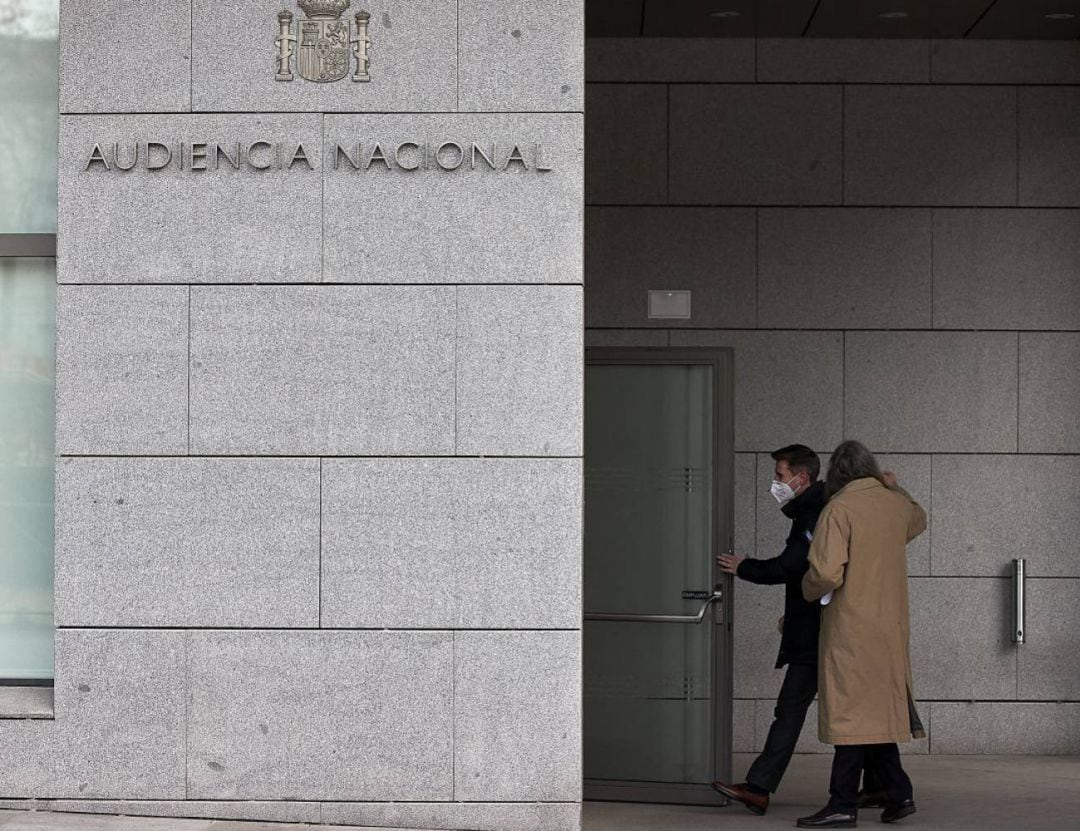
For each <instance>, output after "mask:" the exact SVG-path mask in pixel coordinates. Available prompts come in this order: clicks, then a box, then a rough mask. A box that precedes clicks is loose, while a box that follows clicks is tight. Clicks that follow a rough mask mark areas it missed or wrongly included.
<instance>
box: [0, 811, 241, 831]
mask: <svg viewBox="0 0 1080 831" xmlns="http://www.w3.org/2000/svg"><path fill="white" fill-rule="evenodd" d="M0 827H3V828H4V831H209V829H210V827H211V824H210V823H209V822H207V821H205V820H182V819H153V818H148V817H146V818H139V819H134V818H131V817H114V816H94V817H88V816H78V815H69V814H62V813H48V814H47V813H42V812H35V813H30V814H26V815H24V816H23V817H21V818H19V819H16V820H12V821H10V822H6V823H5V822H3V821H2V820H0ZM254 831H258V829H254Z"/></svg>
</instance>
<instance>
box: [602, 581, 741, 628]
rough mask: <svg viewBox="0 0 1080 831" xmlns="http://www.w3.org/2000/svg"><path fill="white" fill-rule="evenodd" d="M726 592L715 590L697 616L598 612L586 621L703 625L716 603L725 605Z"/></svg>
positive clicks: (721, 588)
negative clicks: (707, 613)
mask: <svg viewBox="0 0 1080 831" xmlns="http://www.w3.org/2000/svg"><path fill="white" fill-rule="evenodd" d="M723 601H724V590H723V587H722V586H717V587H716V588H715V589H713V593H712V597H710V598H709V599H708V600H706V601H705V602H704V603H702V604H701V608H700V609H698V612H697V614H696V615H629V614H617V613H610V612H596V613H593V614H586V615H585V620H609V621H622V622H624V623H701V621H703V620H705V613H706V612H707V611H709V607H710V606H712V605H713V604H714V603H723Z"/></svg>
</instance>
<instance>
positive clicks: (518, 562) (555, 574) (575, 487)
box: [455, 459, 582, 629]
mask: <svg viewBox="0 0 1080 831" xmlns="http://www.w3.org/2000/svg"><path fill="white" fill-rule="evenodd" d="M455 490H456V491H457V494H458V495H459V496H458V499H457V500H456V502H455V516H456V522H455V524H456V526H457V527H456V543H457V545H458V547H459V551H460V552H461V556H460V558H459V559H458V568H457V571H456V574H455V586H456V589H455V593H456V595H457V598H458V609H457V614H456V620H455V627H456V628H465V627H470V628H507V629H533V628H535V629H549V628H550V629H555V628H565V629H578V628H580V627H581V614H582V605H581V604H582V598H581V582H582V575H581V548H582V465H581V461H580V460H579V459H572V460H571V459H515V460H506V459H502V460H496V459H487V460H485V459H479V460H477V459H467V460H460V462H459V463H458V465H457V482H456V487H455ZM522 586H528V592H527V596H522V595H521V592H520V589H521V587H522ZM509 598H514V599H513V602H512V603H507V600H508V599H509Z"/></svg>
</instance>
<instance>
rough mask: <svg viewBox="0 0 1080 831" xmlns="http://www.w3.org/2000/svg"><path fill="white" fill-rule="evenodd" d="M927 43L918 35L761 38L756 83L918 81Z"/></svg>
mask: <svg viewBox="0 0 1080 831" xmlns="http://www.w3.org/2000/svg"><path fill="white" fill-rule="evenodd" d="M929 49H930V41H927V40H920V39H917V38H896V39H893V40H885V39H869V38H868V39H860V38H818V37H814V38H759V39H758V41H757V79H756V80H757V81H758V82H759V83H793V84H810V83H821V84H845V83H847V84H851V83H855V84H921V83H926V82H927V81H929V80H930V60H929V54H928V53H929Z"/></svg>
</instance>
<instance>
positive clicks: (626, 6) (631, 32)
mask: <svg viewBox="0 0 1080 831" xmlns="http://www.w3.org/2000/svg"><path fill="white" fill-rule="evenodd" d="M644 8H645V0H586V2H585V36H586V37H590V38H620V37H623V38H625V37H636V36H637V35H640V34H641V16H642V13H643V11H644Z"/></svg>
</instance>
